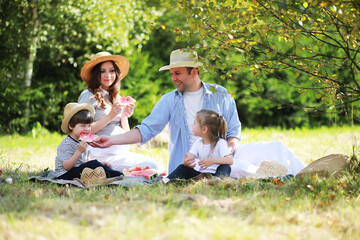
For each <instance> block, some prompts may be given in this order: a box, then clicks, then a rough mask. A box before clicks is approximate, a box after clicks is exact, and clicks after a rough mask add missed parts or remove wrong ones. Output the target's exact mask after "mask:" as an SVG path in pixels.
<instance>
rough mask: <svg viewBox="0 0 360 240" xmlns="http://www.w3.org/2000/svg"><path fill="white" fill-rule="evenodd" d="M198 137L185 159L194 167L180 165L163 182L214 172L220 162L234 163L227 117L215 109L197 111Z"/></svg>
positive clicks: (195, 122) (196, 125) (196, 129)
mask: <svg viewBox="0 0 360 240" xmlns="http://www.w3.org/2000/svg"><path fill="white" fill-rule="evenodd" d="M192 131H193V134H194V136H198V137H200V138H199V139H197V140H196V141H195V142H194V144H193V146H192V147H191V149H190V152H189V153H187V154H186V156H185V158H184V159H183V163H184V162H185V161H187V162H193V164H190V165H192V168H191V167H186V166H184V164H181V165H179V166H178V167H177V168H176V169H175V170H174V171H173V172H172V173H170V174H169V175H168V176H167V178H164V179H163V182H167V181H169V180H171V179H174V178H180V179H189V178H192V177H195V176H198V175H199V174H201V173H210V174H214V173H215V172H216V169H217V167H218V166H219V165H220V164H229V165H231V164H233V157H232V155H231V152H230V149H229V147H228V145H227V142H226V140H225V139H226V131H227V124H226V121H225V119H224V118H223V117H222V116H221V115H220V114H218V113H217V112H215V111H212V110H208V109H202V110H200V111H199V112H197V113H196V117H195V121H194V124H193V125H192Z"/></svg>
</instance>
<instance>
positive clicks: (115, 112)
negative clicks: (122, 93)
mask: <svg viewBox="0 0 360 240" xmlns="http://www.w3.org/2000/svg"><path fill="white" fill-rule="evenodd" d="M123 108H124V106H123V105H121V104H120V103H119V102H114V104H113V105H112V107H111V111H110V113H109V115H110V116H111V117H112V118H114V117H116V116H117V115H119V114H120V113H121V112H122V110H123Z"/></svg>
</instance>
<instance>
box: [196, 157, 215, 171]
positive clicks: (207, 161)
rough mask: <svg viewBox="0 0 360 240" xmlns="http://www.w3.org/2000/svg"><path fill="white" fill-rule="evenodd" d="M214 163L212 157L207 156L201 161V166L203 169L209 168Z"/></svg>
mask: <svg viewBox="0 0 360 240" xmlns="http://www.w3.org/2000/svg"><path fill="white" fill-rule="evenodd" d="M213 164H214V163H213V161H212V159H211V158H206V159H203V160H200V161H199V166H200V167H201V169H207V168H208V167H210V166H211V165H213Z"/></svg>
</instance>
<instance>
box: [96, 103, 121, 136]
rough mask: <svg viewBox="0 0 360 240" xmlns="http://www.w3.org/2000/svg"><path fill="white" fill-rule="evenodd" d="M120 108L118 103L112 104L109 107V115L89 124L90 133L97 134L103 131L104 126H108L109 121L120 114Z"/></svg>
mask: <svg viewBox="0 0 360 240" xmlns="http://www.w3.org/2000/svg"><path fill="white" fill-rule="evenodd" d="M121 109H122V106H121V105H120V104H118V103H114V104H113V105H112V107H111V111H110V112H109V114H107V115H105V116H104V117H102V118H100V119H99V120H97V121H96V122H93V123H92V124H91V133H97V132H98V131H100V130H101V129H103V128H104V127H105V126H106V125H108V124H109V123H110V122H111V120H113V119H114V118H115V117H116V116H117V115H118V114H120V113H121Z"/></svg>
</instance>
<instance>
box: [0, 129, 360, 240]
mask: <svg viewBox="0 0 360 240" xmlns="http://www.w3.org/2000/svg"><path fill="white" fill-rule="evenodd" d="M63 137H64V136H63V135H60V134H51V133H48V132H47V131H45V130H43V129H37V130H36V131H34V132H33V134H30V135H27V136H20V135H11V136H0V148H1V154H0V169H2V170H3V173H2V175H1V176H0V177H6V176H17V177H24V176H30V175H33V174H37V173H39V172H41V171H42V170H43V169H46V168H53V166H54V158H55V156H56V148H57V146H58V144H59V143H60V142H61V140H62V139H63ZM359 139H360V127H336V128H318V129H295V130H281V129H274V128H270V129H244V130H243V142H244V143H247V142H257V141H272V140H278V141H281V142H283V143H284V144H285V145H286V146H288V147H289V148H290V149H292V150H293V151H294V152H295V153H296V154H297V155H298V156H299V157H300V159H302V160H303V161H304V162H305V163H309V162H311V161H313V160H315V159H317V158H320V157H322V156H325V155H328V154H332V153H342V154H346V155H351V154H352V152H353V147H355V151H356V152H355V153H357V155H358V156H359V155H360V151H359ZM165 145H166V144H163V145H162V146H161V144H156V146H157V147H154V146H155V144H154V143H149V144H145V145H143V146H141V147H139V146H134V151H138V152H142V153H144V154H146V155H149V156H152V157H153V158H155V159H157V160H158V161H159V162H161V163H162V164H163V166H166V161H167V157H168V154H167V149H166V146H165ZM359 195H360V175H359V174H356V173H353V174H348V173H345V174H344V175H343V176H342V177H340V178H338V179H335V178H332V177H330V178H322V177H316V176H315V177H309V178H306V179H303V180H293V181H288V182H273V181H262V180H232V179H226V180H224V181H205V180H204V181H199V182H182V181H179V182H175V183H172V184H169V185H161V184H155V185H152V186H145V187H133V188H130V189H124V188H121V187H114V186H111V187H106V186H105V187H99V188H95V189H90V190H86V189H80V188H77V187H67V186H57V185H55V184H47V183H34V182H16V183H14V184H0V239H74V238H80V239H357V238H359V237H360V197H359Z"/></svg>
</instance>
